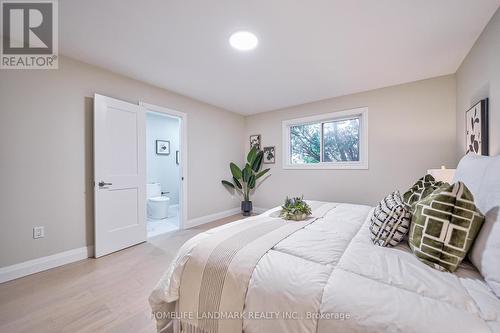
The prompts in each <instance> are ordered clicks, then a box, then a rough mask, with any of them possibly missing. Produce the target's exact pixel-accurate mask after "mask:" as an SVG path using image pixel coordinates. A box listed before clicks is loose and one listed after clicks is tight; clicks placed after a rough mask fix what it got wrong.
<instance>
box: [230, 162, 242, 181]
mask: <svg viewBox="0 0 500 333" xmlns="http://www.w3.org/2000/svg"><path fill="white" fill-rule="evenodd" d="M229 168H230V169H231V173H232V174H233V177H234V178H236V179H241V176H242V174H241V170H240V168H239V167H238V166H237V165H236V164H234V163H233V162H231V163H229Z"/></svg>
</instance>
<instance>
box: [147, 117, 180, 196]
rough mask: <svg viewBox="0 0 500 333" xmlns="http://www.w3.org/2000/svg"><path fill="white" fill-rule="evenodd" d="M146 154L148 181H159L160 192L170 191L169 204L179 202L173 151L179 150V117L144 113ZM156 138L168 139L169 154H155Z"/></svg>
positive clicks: (177, 177) (177, 171)
mask: <svg viewBox="0 0 500 333" xmlns="http://www.w3.org/2000/svg"><path fill="white" fill-rule="evenodd" d="M146 124H147V128H146V156H147V179H148V183H160V184H161V190H162V192H170V193H169V194H167V196H168V197H169V198H170V204H171V205H175V204H178V203H179V166H178V165H177V164H176V162H175V152H176V151H177V150H179V129H180V121H179V118H173V117H168V116H165V115H160V114H156V113H151V112H148V113H147V114H146ZM156 140H166V141H170V154H169V155H158V154H156Z"/></svg>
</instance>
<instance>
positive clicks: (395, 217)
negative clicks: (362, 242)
mask: <svg viewBox="0 0 500 333" xmlns="http://www.w3.org/2000/svg"><path fill="white" fill-rule="evenodd" d="M410 219H411V215H410V212H409V211H408V210H407V208H406V206H405V204H404V203H403V200H402V198H401V194H399V191H395V192H394V193H391V194H389V195H388V196H387V197H385V198H384V200H382V201H381V202H380V203H379V204H378V205H377V207H375V210H374V211H373V215H372V218H371V224H370V232H371V239H372V241H373V243H374V244H376V245H380V246H389V245H390V246H396V245H397V244H398V243H399V242H401V241H402V240H403V238H404V236H405V235H406V233H407V232H408V229H409V228H410Z"/></svg>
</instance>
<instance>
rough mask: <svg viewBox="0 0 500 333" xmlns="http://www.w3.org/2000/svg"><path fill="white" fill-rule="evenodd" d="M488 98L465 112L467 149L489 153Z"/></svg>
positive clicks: (477, 152)
mask: <svg viewBox="0 0 500 333" xmlns="http://www.w3.org/2000/svg"><path fill="white" fill-rule="evenodd" d="M488 127H489V124H488V98H485V99H483V100H481V101H479V102H477V103H476V104H475V105H474V106H473V107H471V108H470V109H469V110H467V111H466V112H465V151H466V152H467V153H470V152H472V153H476V154H478V155H485V156H488V155H489V133H488Z"/></svg>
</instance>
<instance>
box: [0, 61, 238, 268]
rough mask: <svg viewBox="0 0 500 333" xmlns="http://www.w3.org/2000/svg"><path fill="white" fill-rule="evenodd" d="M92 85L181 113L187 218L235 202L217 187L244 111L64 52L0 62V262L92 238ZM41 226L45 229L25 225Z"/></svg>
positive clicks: (235, 154) (46, 252) (96, 90)
mask: <svg viewBox="0 0 500 333" xmlns="http://www.w3.org/2000/svg"><path fill="white" fill-rule="evenodd" d="M94 93H99V94H103V95H107V96H111V97H115V98H118V99H122V100H126V101H130V102H132V103H137V102H138V101H139V100H141V101H145V102H148V103H152V104H157V105H160V106H164V107H169V108H172V109H176V110H178V111H182V112H186V113H188V117H189V121H188V126H189V127H188V135H189V137H188V144H189V147H188V154H189V155H188V156H189V162H190V163H189V166H188V180H189V182H188V185H189V189H188V209H189V211H188V218H189V219H192V218H196V217H200V216H204V215H207V214H212V213H217V212H221V211H224V210H228V209H231V208H234V207H237V206H238V201H239V200H238V198H231V197H230V196H229V195H228V192H227V191H226V190H225V189H224V188H223V187H222V186H221V184H220V179H222V178H224V177H226V176H227V172H228V171H227V170H228V163H229V161H232V160H238V159H241V156H242V155H243V149H244V148H243V145H242V144H241V140H239V139H238V140H235V138H240V137H241V135H242V134H241V133H243V132H244V117H243V116H240V115H237V114H235V113H231V112H227V111H224V110H221V109H219V108H216V107H213V106H210V105H207V104H204V103H200V102H197V101H194V100H192V99H189V98H186V97H183V96H180V95H178V94H175V93H172V92H169V91H166V90H163V89H159V88H155V87H153V86H150V85H147V84H144V83H142V82H139V81H135V80H132V79H129V78H126V77H123V76H119V75H115V74H112V73H110V72H108V71H105V70H102V69H99V68H97V67H93V66H90V65H87V64H84V63H81V62H78V61H74V60H71V59H68V58H61V59H60V69H59V70H48V71H36V70H26V71H23V70H16V71H5V70H2V71H0V177H1V181H0V194H1V197H0V226H1V230H0V267H2V266H7V265H11V264H14V263H19V262H22V261H25V260H29V259H33V258H38V257H43V256H47V255H51V254H54V253H58V252H62V251H66V250H70V249H75V248H79V247H83V246H86V245H91V244H92V243H93V206H92V202H93V196H92V192H93V184H92V182H93V176H92V167H93V162H92V105H93V99H92V97H93V95H94ZM37 225H43V226H45V233H46V236H45V238H42V239H37V240H34V239H32V228H33V227H34V226H37Z"/></svg>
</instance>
